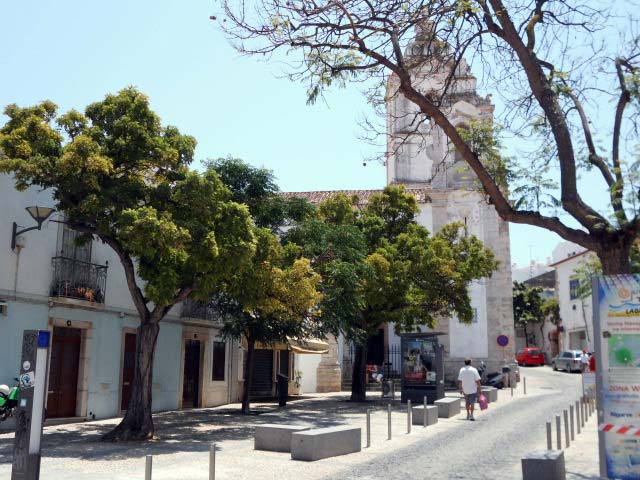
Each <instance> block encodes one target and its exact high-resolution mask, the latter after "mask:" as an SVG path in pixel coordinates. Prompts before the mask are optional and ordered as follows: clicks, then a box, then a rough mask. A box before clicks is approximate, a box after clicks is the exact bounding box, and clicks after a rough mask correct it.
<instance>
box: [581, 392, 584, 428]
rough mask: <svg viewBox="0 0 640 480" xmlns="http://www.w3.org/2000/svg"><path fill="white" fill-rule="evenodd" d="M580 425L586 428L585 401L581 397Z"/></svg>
mask: <svg viewBox="0 0 640 480" xmlns="http://www.w3.org/2000/svg"><path fill="white" fill-rule="evenodd" d="M580 425H581V426H582V428H584V402H583V401H582V399H580Z"/></svg>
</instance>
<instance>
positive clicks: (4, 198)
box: [0, 175, 237, 428]
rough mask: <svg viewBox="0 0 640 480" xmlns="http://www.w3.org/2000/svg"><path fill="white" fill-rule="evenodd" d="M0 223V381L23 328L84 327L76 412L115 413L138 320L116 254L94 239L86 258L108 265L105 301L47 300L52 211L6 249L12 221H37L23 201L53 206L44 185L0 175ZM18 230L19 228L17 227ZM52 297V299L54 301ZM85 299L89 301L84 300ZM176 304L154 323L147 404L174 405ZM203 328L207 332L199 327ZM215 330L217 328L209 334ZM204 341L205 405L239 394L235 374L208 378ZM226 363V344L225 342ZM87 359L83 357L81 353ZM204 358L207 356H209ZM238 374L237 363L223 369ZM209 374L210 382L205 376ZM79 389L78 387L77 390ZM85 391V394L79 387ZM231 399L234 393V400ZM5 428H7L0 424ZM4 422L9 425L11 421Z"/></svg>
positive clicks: (5, 378)
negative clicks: (17, 183) (126, 349)
mask: <svg viewBox="0 0 640 480" xmlns="http://www.w3.org/2000/svg"><path fill="white" fill-rule="evenodd" d="M0 205H2V208H0V229H1V230H2V231H3V232H5V233H6V236H5V237H4V240H3V241H2V242H0V300H1V301H4V302H7V303H8V308H7V312H6V315H3V314H2V313H0V383H11V382H12V379H13V377H15V376H16V375H17V373H18V372H19V359H20V353H21V352H20V348H21V345H22V332H23V330H26V329H39V330H47V329H48V330H50V331H53V327H54V324H55V325H58V326H71V327H73V328H81V329H82V330H83V332H84V333H83V340H82V342H83V343H82V345H83V346H82V347H81V348H83V349H84V348H85V346H86V351H85V350H83V353H82V354H81V359H80V363H81V365H80V373H79V377H81V378H79V387H78V389H79V392H78V395H79V396H82V397H83V398H84V400H83V401H82V402H79V403H78V408H77V411H76V413H77V415H79V416H84V417H87V418H89V419H91V418H104V417H110V416H115V415H117V414H118V413H119V406H120V405H119V402H120V388H121V387H120V383H121V375H122V372H121V367H122V365H121V361H122V360H121V359H122V348H123V345H122V341H123V331H124V329H125V328H126V329H129V331H133V330H135V328H137V326H138V325H139V320H138V315H137V311H136V310H135V308H134V305H133V302H132V301H131V296H130V294H129V291H128V289H127V286H126V281H125V278H124V270H123V268H122V266H121V264H120V261H119V259H118V257H117V256H116V255H115V253H114V252H113V251H112V250H111V249H110V248H109V247H108V246H107V245H104V244H102V243H101V242H98V241H94V242H93V244H92V253H91V262H92V263H94V264H100V265H106V264H107V262H108V270H107V281H106V293H105V303H104V304H103V305H90V304H89V302H84V301H74V302H69V303H74V304H73V305H71V304H66V303H65V302H62V300H60V301H58V299H50V298H49V292H50V285H51V280H52V273H53V272H52V257H54V256H56V255H57V253H58V252H57V248H58V238H59V232H60V230H61V229H62V224H60V223H56V222H55V221H53V220H55V219H58V218H59V215H58V214H57V213H54V215H53V216H52V217H51V219H50V220H48V221H46V222H45V223H44V224H43V226H42V229H41V230H40V231H38V230H32V231H30V232H27V233H26V234H24V235H22V236H21V238H20V241H19V242H18V243H19V245H23V247H22V248H19V249H16V251H15V252H14V251H12V250H11V248H10V232H11V226H12V223H13V222H14V221H16V222H17V223H18V225H19V226H20V227H21V228H26V227H31V226H34V225H35V221H34V220H33V219H32V218H31V217H30V216H29V214H28V213H27V211H26V210H25V207H28V206H32V205H39V206H50V207H53V205H54V202H53V199H52V197H51V194H50V192H48V191H39V189H36V188H30V189H27V190H26V191H24V192H18V191H16V190H15V188H14V182H13V179H12V177H11V176H9V175H0ZM19 229H20V228H19ZM53 300H55V301H53ZM88 304H89V305H88ZM180 308H181V307H180V306H176V307H174V308H173V309H172V310H171V311H170V312H169V315H168V316H167V317H166V318H165V320H163V321H162V323H161V325H160V333H159V336H158V344H157V347H156V355H155V364H154V376H153V410H154V411H159V410H167V409H176V408H178V406H179V400H180V398H179V395H180V391H181V384H182V370H181V364H182V361H181V355H183V352H182V346H183V339H182V331H183V324H182V321H181V320H180V318H179V313H180ZM205 331H207V332H213V330H212V329H210V328H205ZM211 335H212V337H211V338H213V336H215V334H213V333H212V334H211ZM207 347H208V345H207V346H205V353H204V355H203V358H204V361H205V364H204V365H205V367H206V366H208V368H204V369H203V370H204V371H203V376H204V378H203V388H204V389H205V390H206V394H205V395H204V396H203V403H205V405H220V404H224V403H227V402H228V401H229V400H230V399H229V388H234V387H235V388H234V394H235V395H237V385H236V383H235V377H234V380H233V382H231V383H232V384H231V385H229V384H228V383H227V382H222V383H221V384H220V383H219V382H211V381H210V377H211V370H210V363H211V362H210V359H208V357H209V355H210V352H211V350H210V348H207ZM227 351H228V353H227V361H228V362H230V361H231V360H232V358H234V357H233V356H232V350H231V349H230V346H229V345H228V346H227ZM83 356H84V357H86V358H84V357H83ZM207 360H209V361H207ZM227 368H228V369H229V371H230V374H229V375H231V370H232V369H233V373H235V374H236V375H237V371H236V367H234V366H233V365H232V364H229V365H228V367H227ZM207 380H209V381H207ZM81 389H82V392H80V390H81ZM85 392H86V393H85ZM233 400H235V398H234V399H233ZM4 423H5V425H3V428H4V427H6V426H8V425H9V424H7V423H6V422H4ZM9 427H10V426H9Z"/></svg>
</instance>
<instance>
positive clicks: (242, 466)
mask: <svg viewBox="0 0 640 480" xmlns="http://www.w3.org/2000/svg"><path fill="white" fill-rule="evenodd" d="M523 374H524V375H526V377H527V389H528V395H527V396H524V395H523V392H522V386H520V387H519V388H518V389H517V390H516V393H515V396H514V397H513V398H511V396H510V394H509V391H508V390H503V391H501V392H500V400H499V401H498V403H496V404H491V405H490V407H489V410H487V411H486V412H482V413H479V414H478V415H476V418H477V421H476V422H473V423H472V422H468V421H466V420H464V417H463V416H460V417H456V418H451V419H440V421H439V422H438V423H437V424H436V425H433V426H430V427H428V428H426V429H424V428H422V427H420V426H413V428H412V433H411V434H407V433H406V413H405V411H406V409H405V407H404V406H402V405H399V404H396V405H394V407H393V414H392V425H393V439H392V440H391V441H388V440H387V414H386V406H385V405H383V404H381V403H379V402H377V403H376V402H370V403H369V404H364V405H363V404H352V403H350V402H347V401H345V399H346V396H345V395H344V394H321V395H317V396H314V397H313V398H305V399H302V400H299V401H295V402H291V403H290V404H289V405H288V406H287V408H286V410H284V411H283V410H280V409H278V408H277V407H275V406H274V405H273V404H256V405H255V410H256V413H258V414H257V415H251V416H248V417H246V416H242V415H239V414H238V408H239V406H238V405H231V406H225V407H219V408H214V409H201V410H190V411H178V412H165V413H161V414H157V415H154V420H155V423H156V435H157V439H155V440H154V441H152V442H148V443H145V444H105V443H101V442H100V441H99V438H100V435H101V434H102V433H104V432H106V431H108V430H109V429H110V428H112V427H113V425H115V423H116V422H117V419H113V420H105V421H99V422H87V423H80V424H73V425H60V426H55V427H54V426H52V427H47V428H45V435H44V439H43V450H42V451H43V459H42V475H41V478H42V479H43V480H62V479H65V480H66V479H76V478H77V479H82V480H97V479H105V478H109V479H110V480H124V479H142V478H144V457H145V455H153V456H154V459H153V465H154V467H153V478H154V480H158V479H180V480H182V479H184V480H189V479H194V480H195V479H199V480H204V479H207V478H208V477H207V472H208V450H209V445H210V444H211V443H213V442H215V443H216V444H217V447H218V448H217V468H216V471H217V475H216V479H217V480H227V479H229V480H231V479H233V480H242V479H260V480H263V479H264V480H266V479H279V480H280V479H295V480H303V479H304V480H313V479H322V478H326V479H351V478H362V479H373V478H376V479H378V478H385V479H396V478H397V479H401V478H402V479H405V478H411V479H413V478H416V479H418V478H419V479H424V478H443V479H474V480H475V479H484V478H487V479H489V478H490V479H494V478H508V479H510V478H513V479H517V478H521V474H520V457H521V456H522V455H523V454H525V453H527V452H529V451H531V450H535V449H539V448H544V446H545V444H546V437H545V431H544V428H545V426H544V422H545V421H546V420H547V419H551V418H552V417H553V415H554V414H555V413H557V412H558V411H560V410H561V409H562V408H565V407H566V405H568V403H569V401H570V400H573V399H575V398H576V397H577V392H578V391H579V386H580V376H579V375H569V374H566V373H560V372H552V371H551V370H550V369H548V368H533V369H523ZM378 395H379V394H378ZM372 398H377V395H376V396H375V397H372ZM367 408H373V414H372V435H371V437H372V445H371V448H368V449H363V451H362V452H360V453H357V454H352V455H345V456H341V457H334V458H331V459H325V460H321V461H318V462H310V463H306V462H296V461H292V460H291V458H290V456H289V455H288V454H283V453H274V452H259V451H255V450H253V430H254V427H255V426H256V425H259V424H264V423H296V424H298V423H300V424H304V425H309V426H332V425H345V424H348V425H354V426H360V427H363V446H364V426H365V421H364V419H365V415H364V413H365V411H366V409H367ZM590 422H592V423H595V417H593V418H592V419H591V420H590ZM588 435H592V436H594V437H595V429H593V432H591V433H589V432H586V433H585V434H583V436H584V437H585V439H584V440H582V442H583V444H584V445H583V446H582V447H580V446H579V445H578V444H577V443H576V445H575V447H576V448H575V450H574V451H573V452H575V454H573V453H572V450H571V449H572V448H574V447H571V448H570V449H569V450H567V459H568V460H567V464H568V465H567V470H568V471H571V456H572V455H573V457H574V460H575V462H576V463H575V465H576V466H577V468H578V469H579V470H581V471H582V473H584V474H585V475H590V473H589V472H591V471H592V472H597V453H596V452H597V444H595V445H596V447H595V449H594V443H593V442H592V441H591V442H590V441H586V437H587V436H588ZM12 442H13V439H12V435H11V434H4V435H0V479H4V478H9V477H10V471H11V465H10V462H11V449H12ZM579 449H581V450H579ZM591 449H593V454H592V455H591V457H590V454H588V453H585V452H587V451H589V450H591ZM582 450H584V451H582ZM577 453H583V454H582V455H576V454H577ZM590 458H592V461H590V460H589V459H590ZM589 469H591V470H589ZM576 471H577V470H576ZM574 478H583V479H584V478H588V479H592V478H597V477H595V476H580V477H574Z"/></svg>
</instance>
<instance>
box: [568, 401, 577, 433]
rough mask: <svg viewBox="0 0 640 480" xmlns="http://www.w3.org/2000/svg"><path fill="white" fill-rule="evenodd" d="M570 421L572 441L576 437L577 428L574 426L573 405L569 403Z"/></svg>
mask: <svg viewBox="0 0 640 480" xmlns="http://www.w3.org/2000/svg"><path fill="white" fill-rule="evenodd" d="M569 423H570V424H571V441H573V440H575V439H576V436H575V430H574V428H573V405H569Z"/></svg>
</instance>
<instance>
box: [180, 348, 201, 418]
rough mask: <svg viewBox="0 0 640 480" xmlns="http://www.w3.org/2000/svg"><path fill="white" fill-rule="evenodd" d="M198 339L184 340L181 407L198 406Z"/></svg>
mask: <svg viewBox="0 0 640 480" xmlns="http://www.w3.org/2000/svg"><path fill="white" fill-rule="evenodd" d="M199 387H200V340H185V342H184V380H183V384H182V408H198V407H199V406H200V402H199V398H200V388H199Z"/></svg>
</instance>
